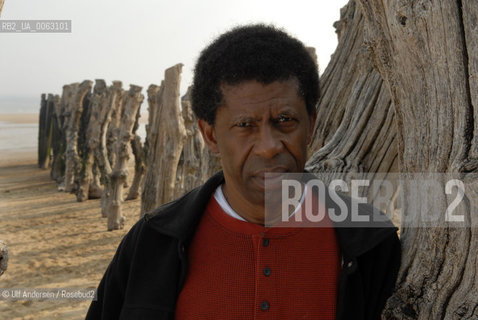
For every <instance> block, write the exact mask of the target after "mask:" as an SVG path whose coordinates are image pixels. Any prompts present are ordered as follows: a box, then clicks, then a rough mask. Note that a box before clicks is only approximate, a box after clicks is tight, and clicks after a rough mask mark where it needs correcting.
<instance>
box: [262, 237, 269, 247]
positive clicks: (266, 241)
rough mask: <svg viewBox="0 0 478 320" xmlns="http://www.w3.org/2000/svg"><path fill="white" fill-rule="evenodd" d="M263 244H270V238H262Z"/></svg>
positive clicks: (264, 245)
mask: <svg viewBox="0 0 478 320" xmlns="http://www.w3.org/2000/svg"><path fill="white" fill-rule="evenodd" d="M262 246H263V247H267V246H269V239H267V238H264V239H262Z"/></svg>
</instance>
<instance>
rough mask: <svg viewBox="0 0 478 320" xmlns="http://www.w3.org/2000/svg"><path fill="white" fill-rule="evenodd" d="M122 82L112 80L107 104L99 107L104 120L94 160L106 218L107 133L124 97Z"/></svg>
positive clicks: (109, 168)
mask: <svg viewBox="0 0 478 320" xmlns="http://www.w3.org/2000/svg"><path fill="white" fill-rule="evenodd" d="M122 86H123V84H122V83H121V81H113V84H112V85H111V86H110V87H109V88H108V91H107V97H106V101H107V105H106V107H103V108H102V109H101V111H102V112H101V114H100V118H101V119H102V120H104V121H103V122H102V126H101V135H100V136H101V138H100V146H99V148H96V149H95V162H96V163H97V164H98V169H99V171H100V176H101V178H100V181H101V183H102V184H103V194H102V196H101V216H102V217H103V218H106V217H107V216H108V212H109V211H110V209H109V205H110V203H111V201H110V199H109V198H110V197H111V195H112V185H111V179H110V176H111V174H112V172H113V169H112V165H111V163H110V158H109V154H108V153H109V148H108V143H109V139H108V134H109V133H110V131H109V128H110V123H111V120H112V118H113V114H115V115H116V114H117V113H119V112H120V111H118V110H120V109H121V105H122V103H123V98H124V90H123V88H122Z"/></svg>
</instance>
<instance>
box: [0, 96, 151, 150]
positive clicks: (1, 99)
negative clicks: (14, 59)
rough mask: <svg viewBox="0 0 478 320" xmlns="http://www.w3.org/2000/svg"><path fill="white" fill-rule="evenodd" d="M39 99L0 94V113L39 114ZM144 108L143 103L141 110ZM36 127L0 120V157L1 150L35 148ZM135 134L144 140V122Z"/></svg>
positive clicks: (34, 124) (36, 139)
mask: <svg viewBox="0 0 478 320" xmlns="http://www.w3.org/2000/svg"><path fill="white" fill-rule="evenodd" d="M40 100H41V97H40V96H38V97H36V96H35V97H32V96H0V114H20V115H21V114H39V113H40ZM146 108H147V106H146V105H145V103H143V105H142V106H141V111H144V110H145V109H146ZM38 127H39V126H38V123H11V122H5V121H1V120H0V157H1V153H2V152H7V151H22V150H25V151H27V150H32V149H36V148H37V145H38ZM137 134H138V135H139V136H140V137H141V141H142V142H144V140H145V138H146V128H145V125H144V124H140V126H139V128H138V131H137Z"/></svg>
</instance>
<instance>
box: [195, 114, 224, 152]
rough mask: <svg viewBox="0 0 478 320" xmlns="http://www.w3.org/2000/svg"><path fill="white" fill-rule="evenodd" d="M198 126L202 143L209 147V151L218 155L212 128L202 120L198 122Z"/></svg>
mask: <svg viewBox="0 0 478 320" xmlns="http://www.w3.org/2000/svg"><path fill="white" fill-rule="evenodd" d="M198 126H199V131H201V135H202V137H203V139H204V142H206V144H207V145H208V146H209V149H211V151H212V152H214V153H219V148H218V146H217V140H216V133H215V131H214V126H212V125H210V124H209V123H207V121H206V120H204V119H199V120H198Z"/></svg>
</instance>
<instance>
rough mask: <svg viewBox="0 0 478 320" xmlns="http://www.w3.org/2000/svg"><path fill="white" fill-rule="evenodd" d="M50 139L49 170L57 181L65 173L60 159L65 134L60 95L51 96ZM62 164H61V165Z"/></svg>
mask: <svg viewBox="0 0 478 320" xmlns="http://www.w3.org/2000/svg"><path fill="white" fill-rule="evenodd" d="M51 121H52V125H51V127H52V129H51V130H52V139H51V150H52V162H51V171H50V177H51V178H52V179H53V180H55V181H57V182H58V180H60V179H61V177H62V176H63V175H64V174H65V166H64V162H63V159H62V156H63V153H64V152H65V143H66V142H65V135H64V132H63V130H62V127H63V115H62V111H61V103H60V96H59V95H55V96H54V97H53V114H52V119H51ZM61 164H63V165H61Z"/></svg>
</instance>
